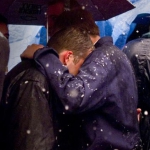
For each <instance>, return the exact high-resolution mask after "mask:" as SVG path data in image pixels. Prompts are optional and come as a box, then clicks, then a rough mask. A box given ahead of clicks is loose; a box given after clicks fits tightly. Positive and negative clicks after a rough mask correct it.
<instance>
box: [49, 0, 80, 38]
mask: <svg viewBox="0 0 150 150" xmlns="http://www.w3.org/2000/svg"><path fill="white" fill-rule="evenodd" d="M79 7H80V5H79V3H78V2H77V1H76V0H71V1H69V0H55V1H51V2H49V5H48V9H47V24H46V27H47V30H48V35H49V36H51V34H52V31H53V27H54V23H55V21H56V19H57V17H58V16H59V15H60V14H61V13H62V12H64V11H69V10H73V9H76V8H79Z"/></svg>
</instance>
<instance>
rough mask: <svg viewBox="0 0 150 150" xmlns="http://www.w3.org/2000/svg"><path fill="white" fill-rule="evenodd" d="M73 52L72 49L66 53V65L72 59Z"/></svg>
mask: <svg viewBox="0 0 150 150" xmlns="http://www.w3.org/2000/svg"><path fill="white" fill-rule="evenodd" d="M72 56H73V52H72V51H67V52H66V53H65V55H64V65H67V64H68V62H69V61H70V60H71V59H72Z"/></svg>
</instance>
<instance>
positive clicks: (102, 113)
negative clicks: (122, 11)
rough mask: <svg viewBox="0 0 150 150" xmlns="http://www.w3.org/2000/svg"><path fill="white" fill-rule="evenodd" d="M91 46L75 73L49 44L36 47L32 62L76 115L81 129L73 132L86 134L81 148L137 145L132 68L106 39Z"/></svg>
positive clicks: (100, 149)
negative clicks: (91, 49) (93, 46)
mask: <svg viewBox="0 0 150 150" xmlns="http://www.w3.org/2000/svg"><path fill="white" fill-rule="evenodd" d="M96 46H98V48H97V49H96V50H94V51H93V52H92V53H91V54H90V55H89V56H88V57H87V59H86V60H85V62H84V63H83V65H82V67H81V69H80V72H79V73H78V75H77V76H73V75H71V74H69V72H68V70H67V68H66V67H65V66H63V65H62V64H61V62H60V61H59V60H58V54H57V53H56V52H55V51H54V50H53V49H51V48H43V49H42V50H38V51H37V52H36V53H35V54H34V60H35V61H36V63H37V65H38V69H39V70H40V71H41V72H43V73H45V74H46V76H47V77H48V79H49V82H50V84H51V85H52V88H53V89H54V90H55V91H56V93H57V95H58V96H59V98H60V100H61V102H62V105H63V106H64V108H65V109H66V111H67V112H68V113H72V114H77V115H78V118H79V120H80V123H79V125H78V126H80V128H82V131H83V132H82V134H81V135H80V132H78V131H75V132H78V133H79V138H81V139H82V140H83V137H82V136H85V137H87V138H86V139H85V141H83V142H84V143H83V145H82V149H84V150H85V149H86V150H111V149H113V150H114V149H118V150H132V149H136V147H138V144H139V141H140V137H139V128H138V121H137V112H136V108H137V87H136V82H135V76H134V74H133V70H132V67H131V65H130V62H129V60H128V59H127V57H126V55H125V54H123V53H122V52H121V51H120V50H119V49H118V48H117V47H115V46H114V45H113V43H112V38H111V37H104V38H101V39H100V40H99V41H98V43H97V44H96ZM64 138H65V137H64ZM77 144H78V143H77ZM78 150H79V149H78Z"/></svg>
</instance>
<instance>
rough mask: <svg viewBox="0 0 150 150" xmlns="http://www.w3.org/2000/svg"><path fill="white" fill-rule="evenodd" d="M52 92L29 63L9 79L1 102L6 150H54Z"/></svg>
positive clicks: (24, 63) (2, 130) (33, 65)
mask: <svg viewBox="0 0 150 150" xmlns="http://www.w3.org/2000/svg"><path fill="white" fill-rule="evenodd" d="M50 98H51V91H50V88H49V86H48V83H47V80H46V78H45V77H44V76H43V75H42V74H41V73H40V72H39V71H38V70H37V69H36V67H35V64H34V63H33V62H31V61H29V60H27V61H23V62H21V63H19V64H18V65H17V66H16V67H14V68H13V69H12V70H11V71H10V72H9V73H8V74H7V76H6V79H5V84H4V94H3V99H2V103H1V115H2V119H3V120H2V121H1V128H0V129H1V134H0V135H1V136H2V137H1V140H0V142H3V143H1V144H2V145H1V146H3V147H2V148H0V149H3V150H53V147H54V143H55V135H54V125H53V114H52V109H51V104H50V103H51V101H50Z"/></svg>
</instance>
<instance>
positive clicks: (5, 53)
mask: <svg viewBox="0 0 150 150" xmlns="http://www.w3.org/2000/svg"><path fill="white" fill-rule="evenodd" d="M7 24H8V22H7V19H6V18H5V17H4V16H2V15H1V14H0V56H1V59H0V80H1V81H0V100H1V94H2V91H3V82H4V78H5V73H6V71H7V65H8V59H9V52H10V48H9V43H8V40H7V39H8V37H9V33H8V26H7ZM6 38H7V39H6Z"/></svg>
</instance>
